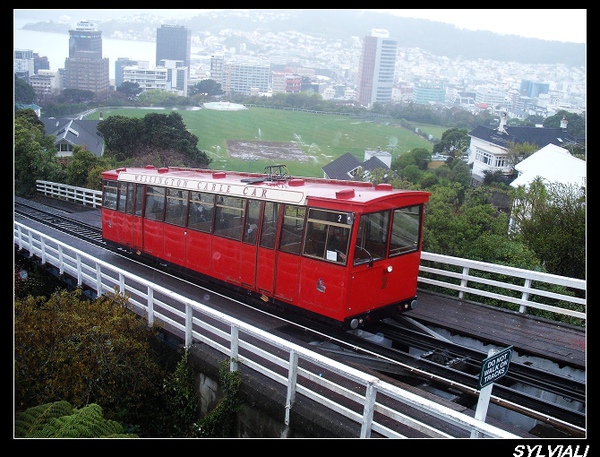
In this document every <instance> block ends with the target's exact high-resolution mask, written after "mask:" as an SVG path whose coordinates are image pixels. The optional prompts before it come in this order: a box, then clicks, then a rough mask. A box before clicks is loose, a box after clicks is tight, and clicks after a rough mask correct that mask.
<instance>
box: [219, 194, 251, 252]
mask: <svg viewBox="0 0 600 457" xmlns="http://www.w3.org/2000/svg"><path fill="white" fill-rule="evenodd" d="M245 202H246V200H245V199H244V198H240V197H221V196H219V197H217V205H216V207H215V210H216V213H215V235H219V236H224V237H225V238H231V239H233V240H238V241H241V239H242V229H243V221H244V204H245Z"/></svg>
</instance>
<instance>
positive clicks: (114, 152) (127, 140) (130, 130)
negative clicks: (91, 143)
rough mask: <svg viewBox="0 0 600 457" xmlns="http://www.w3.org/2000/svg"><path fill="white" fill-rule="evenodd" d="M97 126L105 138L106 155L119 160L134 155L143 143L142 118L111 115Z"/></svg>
mask: <svg viewBox="0 0 600 457" xmlns="http://www.w3.org/2000/svg"><path fill="white" fill-rule="evenodd" d="M97 128H98V132H99V133H100V135H102V138H103V139H104V145H105V148H106V150H105V155H107V156H111V157H114V158H115V159H116V160H118V161H122V160H125V159H127V158H131V157H134V156H135V154H136V152H137V150H138V149H139V148H140V145H141V144H142V138H143V121H142V119H139V118H134V117H126V116H110V117H108V118H107V119H105V120H103V121H101V122H99V123H98V127H97Z"/></svg>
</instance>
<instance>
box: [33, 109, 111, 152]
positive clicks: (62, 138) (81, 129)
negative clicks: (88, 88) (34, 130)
mask: <svg viewBox="0 0 600 457" xmlns="http://www.w3.org/2000/svg"><path fill="white" fill-rule="evenodd" d="M40 120H41V121H42V122H43V123H44V129H45V134H46V135H55V136H56V140H55V141H54V144H55V145H56V147H57V148H58V152H57V153H56V155H57V156H58V157H70V156H71V155H72V154H73V149H74V148H75V146H82V147H83V148H85V149H86V150H88V151H90V152H91V153H92V154H94V155H96V156H97V157H102V155H103V154H104V139H103V138H102V136H100V134H99V133H98V123H99V122H100V120H95V121H94V120H88V119H58V118H54V117H51V118H48V119H40Z"/></svg>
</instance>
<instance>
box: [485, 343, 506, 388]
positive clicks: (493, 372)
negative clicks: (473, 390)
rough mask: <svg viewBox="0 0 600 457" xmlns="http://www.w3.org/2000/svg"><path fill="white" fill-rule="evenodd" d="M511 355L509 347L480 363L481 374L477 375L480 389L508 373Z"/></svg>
mask: <svg viewBox="0 0 600 457" xmlns="http://www.w3.org/2000/svg"><path fill="white" fill-rule="evenodd" d="M511 355H512V346H509V347H507V348H506V349H503V350H501V351H499V352H496V353H495V354H493V355H491V356H489V357H488V358H487V359H484V360H483V362H482V363H481V373H480V374H479V388H480V389H482V388H484V387H485V386H487V385H488V384H491V383H493V382H495V381H497V380H498V379H500V378H501V377H503V376H504V375H505V374H506V373H508V366H509V365H510V358H511Z"/></svg>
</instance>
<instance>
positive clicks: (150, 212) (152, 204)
mask: <svg viewBox="0 0 600 457" xmlns="http://www.w3.org/2000/svg"><path fill="white" fill-rule="evenodd" d="M145 216H146V219H150V220H153V221H162V220H163V218H164V216H165V188H164V187H156V186H146V214H145Z"/></svg>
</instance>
